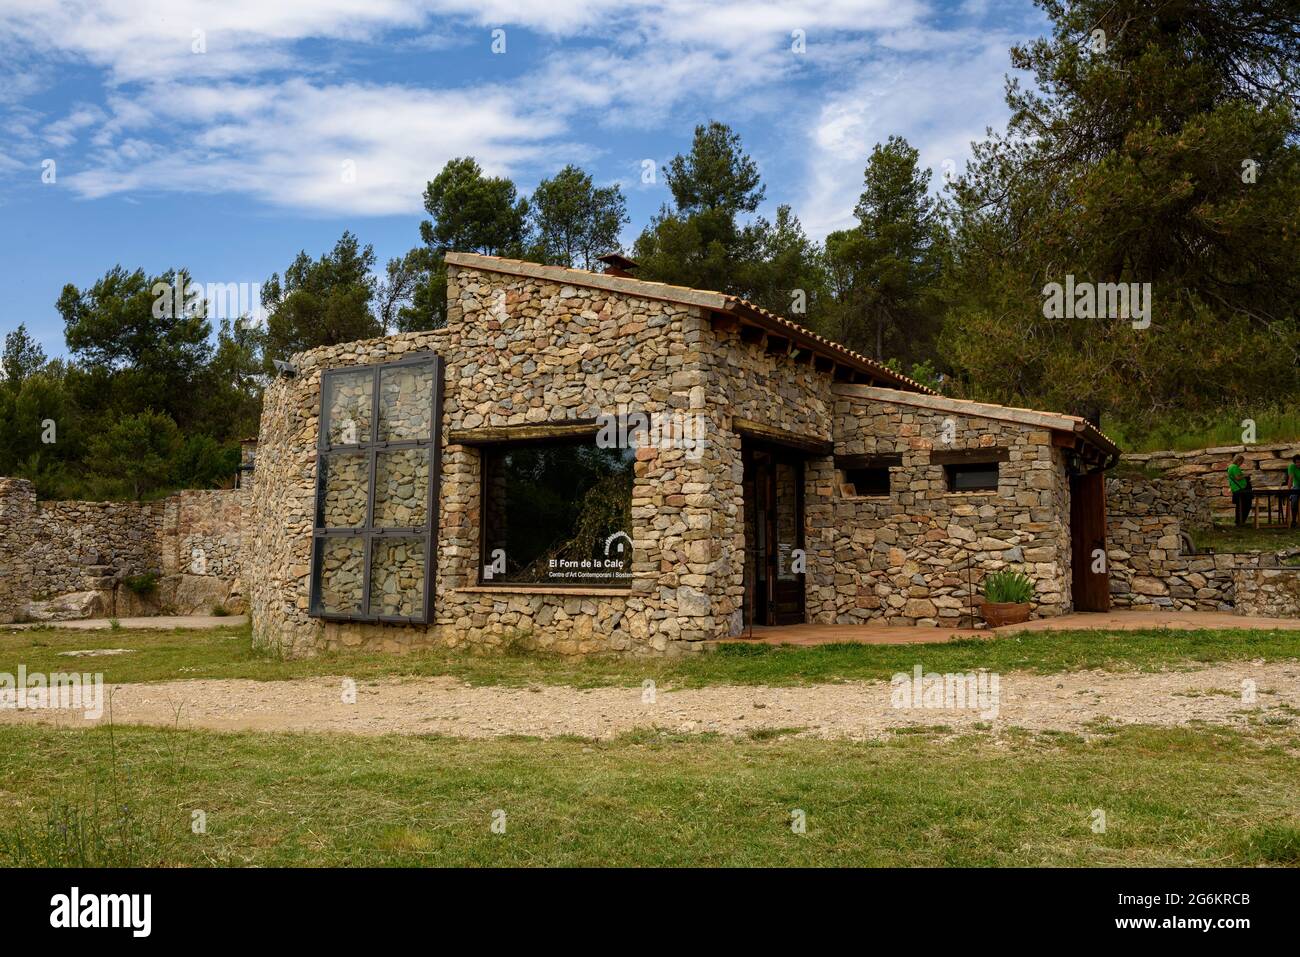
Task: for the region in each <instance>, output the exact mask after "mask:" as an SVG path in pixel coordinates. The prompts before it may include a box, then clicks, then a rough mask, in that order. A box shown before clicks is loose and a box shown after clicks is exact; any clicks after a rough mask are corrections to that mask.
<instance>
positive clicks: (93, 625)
mask: <svg viewBox="0 0 1300 957" xmlns="http://www.w3.org/2000/svg"><path fill="white" fill-rule="evenodd" d="M112 621H113V619H111V618H78V619H76V620H74V621H32V622H25V623H24V624H21V625H0V628H4V629H9V628H70V629H72V630H73V631H100V630H107V629H109V628H112V627H113V625H112ZM117 623H118V624H119V625H121V626H122V627H123V628H151V629H157V630H159V631H169V630H170V629H172V628H188V629H194V630H203V629H206V628H229V627H231V626H237V625H246V624H248V616H247V615H223V616H221V617H219V618H218V617H216V616H213V615H174V616H168V615H157V616H154V617H152V618H119V619H117Z"/></svg>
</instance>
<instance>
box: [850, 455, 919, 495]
mask: <svg viewBox="0 0 1300 957" xmlns="http://www.w3.org/2000/svg"><path fill="white" fill-rule="evenodd" d="M902 464H903V457H902V456H901V455H896V454H881V453H871V454H869V455H837V456H835V467H836V468H837V469H839V470H840V475H841V476H842V478H841V480H840V481H841V482H842V486H841V488H842V490H843V492H844V494H845V495H853V496H877V497H879V496H888V495H889V470H890V469H891V468H898V467H899V466H901V465H902Z"/></svg>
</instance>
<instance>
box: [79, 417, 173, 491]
mask: <svg viewBox="0 0 1300 957" xmlns="http://www.w3.org/2000/svg"><path fill="white" fill-rule="evenodd" d="M181 445H182V440H181V436H180V432H179V431H178V430H177V428H176V423H175V422H173V421H172V420H171V418H170V417H169V416H167V415H164V414H163V413H161V412H154V411H153V410H152V409H146V410H145V411H144V412H140V413H137V414H136V415H128V416H123V417H122V418H120V419H118V420H117V422H115V423H114V424H113V425H112V427H110V428H109V429H108V430H107V431H105V432H103V433H101V434H99V435H97V436H95V437H94V438H92V439H91V440H90V457H91V459H92V461H93V462H94V463H95V470H96V471H97V472H98V473H100V474H101V475H104V476H107V477H108V478H110V479H115V480H117V481H119V482H121V483H122V485H123V486H124V487H125V488H126V489H127V490H128V491H129V493H130V496H131V497H132V498H135V499H140V498H143V497H144V494H145V493H146V492H151V491H154V490H156V489H159V488H162V487H164V486H165V485H166V484H167V480H168V478H169V477H170V475H171V468H172V459H173V457H174V456H175V455H176V454H177V453H178V452H179V451H180V449H181Z"/></svg>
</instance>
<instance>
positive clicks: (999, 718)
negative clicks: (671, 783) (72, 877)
mask: <svg viewBox="0 0 1300 957" xmlns="http://www.w3.org/2000/svg"><path fill="white" fill-rule="evenodd" d="M1244 681H1251V682H1253V683H1254V688H1255V692H1256V697H1255V701H1254V702H1253V703H1252V702H1250V701H1247V700H1245V696H1244V695H1243V682H1244ZM347 688H348V679H345V678H307V679H296V680H292V681H248V680H193V681H173V682H165V683H158V684H126V685H118V686H114V687H113V688H111V689H105V690H106V692H110V693H111V699H112V709H111V710H112V719H113V721H114V722H116V723H118V724H147V725H166V726H171V725H179V726H180V727H183V728H208V729H213V730H218V731H313V732H343V733H351V734H394V733H395V734H430V733H436V734H444V735H453V736H457V737H469V738H485V737H495V736H499V735H507V734H520V735H536V736H540V737H554V736H558V735H565V734H569V735H580V736H583V737H589V738H609V737H613V736H615V735H618V734H621V733H623V732H626V731H631V730H634V729H640V728H658V729H662V730H665V731H672V732H686V733H702V732H710V731H712V732H717V733H719V734H724V735H740V734H746V733H749V732H754V731H759V730H762V729H769V730H773V729H786V730H788V729H798V731H799V733H802V734H807V735H812V736H817V737H826V738H854V739H867V738H879V737H883V736H887V735H888V734H890V733H891V732H892V731H894V730H896V729H900V728H907V727H920V726H936V725H946V726H948V727H951V728H953V729H955V730H960V729H969V728H971V727H973V726H978V727H979V728H981V729H982V728H985V727H989V728H990V729H991V730H994V731H997V730H1001V729H1004V728H1008V727H1020V728H1028V729H1033V730H1056V731H1074V732H1087V730H1088V729H1089V726H1090V725H1091V724H1092V723H1093V722H1096V721H1098V720H1102V719H1105V720H1107V721H1110V722H1113V723H1117V724H1152V725H1165V726H1171V725H1187V724H1190V723H1193V722H1206V723H1208V724H1214V725H1228V726H1239V727H1245V726H1246V725H1247V723H1248V721H1249V719H1250V717H1251V716H1252V715H1253V716H1256V717H1258V716H1260V715H1271V716H1273V717H1274V718H1275V719H1276V720H1278V721H1288V720H1291V719H1293V718H1294V717H1295V716H1296V715H1298V714H1300V662H1273V663H1263V662H1258V663H1252V662H1234V663H1231V664H1221V665H1214V666H1210V667H1206V668H1201V669H1198V670H1194V671H1168V672H1159V673H1136V672H1133V673H1122V674H1116V673H1110V672H1101V671H1084V672H1072V673H1068V674H1056V675H1033V674H1025V673H1011V674H1004V675H1001V676H999V679H998V699H997V706H996V709H994V708H992V707H990V705H991V704H992V701H991V700H990V699H984V700H983V701H982V702H981V707H980V708H978V709H970V708H967V709H952V708H947V709H944V708H934V707H919V708H918V707H894V700H893V699H894V697H895V690H894V688H892V687H891V684H890V683H889V682H883V681H875V682H846V683H842V684H820V685H809V686H803V687H780V688H773V687H762V686H735V685H722V686H714V687H707V688H697V689H686V690H681V691H672V690H667V689H664V688H660V689H657V691H656V693H655V694H653V695H647V694H646V693H645V692H644V691H643V689H641V688H596V689H590V690H583V689H576V688H570V687H563V686H550V685H541V686H534V687H528V688H500V687H471V686H469V685H466V684H464V683H462V682H460V681H459V680H456V679H452V678H426V679H411V678H394V679H380V680H367V681H365V682H363V683H361V684H360V685H358V686H355V700H354V701H353V702H348V701H346V700H345V697H346V696H347V695H346V689H347ZM989 690H991V689H989ZM105 697H106V699H107V698H108V697H109V694H107V693H106V696H105ZM647 697H649V698H653V700H644V699H646V698H647ZM106 705H107V702H106ZM994 710H996V713H993V712H994ZM108 717H109V711H108V708H107V706H106V707H105V711H104V715H103V716H102V717H101V718H99V719H98V720H97V721H96V720H92V719H87V718H85V717H84V715H83V714H82V713H81V712H79V711H54V710H22V711H19V710H14V709H13V708H12V707H10V708H0V722H10V723H12V722H28V721H43V722H54V723H58V724H62V725H69V726H87V725H90V724H95V723H98V722H102V721H106V720H108Z"/></svg>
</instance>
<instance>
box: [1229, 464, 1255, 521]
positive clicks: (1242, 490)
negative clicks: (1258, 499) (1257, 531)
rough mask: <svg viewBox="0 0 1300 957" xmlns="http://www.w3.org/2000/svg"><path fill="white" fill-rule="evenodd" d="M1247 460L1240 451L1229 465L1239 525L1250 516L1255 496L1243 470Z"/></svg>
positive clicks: (1233, 503) (1230, 489) (1234, 505)
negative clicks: (1242, 467)
mask: <svg viewBox="0 0 1300 957" xmlns="http://www.w3.org/2000/svg"><path fill="white" fill-rule="evenodd" d="M1245 461H1246V456H1244V455H1242V454H1241V453H1240V452H1238V453H1237V454H1236V455H1235V456H1233V459H1232V464H1230V465H1229V466H1228V491H1229V492H1231V493H1232V505H1233V508H1235V509H1236V512H1237V519H1236V524H1237V525H1239V526H1240V525H1245V524H1246V519H1248V518H1250V506H1251V500H1252V499H1253V498H1254V496H1253V495H1251V492H1250V479H1249V478H1248V477H1247V475H1246V473H1245V472H1243V471H1242V470H1241V466H1242V463H1243V462H1245Z"/></svg>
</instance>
